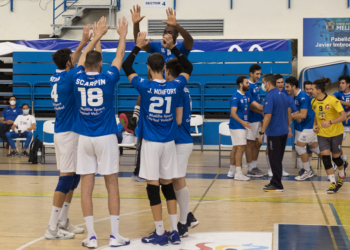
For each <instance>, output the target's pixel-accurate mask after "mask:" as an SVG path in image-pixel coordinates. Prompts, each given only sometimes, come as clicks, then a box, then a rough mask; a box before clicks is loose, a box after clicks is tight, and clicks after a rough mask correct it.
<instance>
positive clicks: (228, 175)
mask: <svg viewBox="0 0 350 250" xmlns="http://www.w3.org/2000/svg"><path fill="white" fill-rule="evenodd" d="M235 173H236V170H235V169H234V170H231V168H230V170H229V171H228V174H227V177H231V178H233V177H235Z"/></svg>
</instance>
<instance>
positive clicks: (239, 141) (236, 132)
mask: <svg viewBox="0 0 350 250" xmlns="http://www.w3.org/2000/svg"><path fill="white" fill-rule="evenodd" d="M230 133H231V140H232V146H241V145H247V130H246V129H230Z"/></svg>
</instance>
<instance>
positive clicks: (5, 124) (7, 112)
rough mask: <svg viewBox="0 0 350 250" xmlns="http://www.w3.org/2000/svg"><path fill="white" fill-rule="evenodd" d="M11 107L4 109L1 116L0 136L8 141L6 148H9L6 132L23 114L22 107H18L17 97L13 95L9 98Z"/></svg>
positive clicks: (4, 140)
mask: <svg viewBox="0 0 350 250" xmlns="http://www.w3.org/2000/svg"><path fill="white" fill-rule="evenodd" d="M9 104H10V107H8V108H6V109H4V111H3V112H2V115H1V118H0V123H1V124H0V138H1V139H2V141H3V142H7V145H6V148H7V149H8V140H7V137H6V132H9V131H10V129H11V127H12V125H13V123H14V122H15V120H16V118H17V116H19V115H21V114H22V109H21V108H17V107H16V97H14V96H11V97H10V99H9Z"/></svg>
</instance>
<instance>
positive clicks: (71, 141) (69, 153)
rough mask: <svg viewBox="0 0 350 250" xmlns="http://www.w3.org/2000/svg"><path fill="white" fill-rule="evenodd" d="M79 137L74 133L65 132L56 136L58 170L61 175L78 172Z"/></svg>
mask: <svg viewBox="0 0 350 250" xmlns="http://www.w3.org/2000/svg"><path fill="white" fill-rule="evenodd" d="M78 139H79V135H78V134H76V133H74V132H71V131H70V132H63V133H57V134H55V135H54V142H55V152H56V162H57V169H58V170H60V172H61V173H75V172H76V171H77V154H78V151H77V150H78Z"/></svg>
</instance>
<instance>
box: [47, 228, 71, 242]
mask: <svg viewBox="0 0 350 250" xmlns="http://www.w3.org/2000/svg"><path fill="white" fill-rule="evenodd" d="M74 237H75V234H74V233H70V232H68V231H65V230H63V229H60V228H59V226H58V224H57V226H56V229H55V230H52V229H51V228H50V226H47V228H46V231H45V238H46V239H48V240H56V239H60V240H68V239H74Z"/></svg>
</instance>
